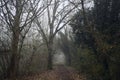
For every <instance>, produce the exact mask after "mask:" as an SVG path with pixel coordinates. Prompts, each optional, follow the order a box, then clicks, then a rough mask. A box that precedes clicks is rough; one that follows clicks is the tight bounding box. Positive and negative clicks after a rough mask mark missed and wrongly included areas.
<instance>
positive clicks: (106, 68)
mask: <svg viewBox="0 0 120 80" xmlns="http://www.w3.org/2000/svg"><path fill="white" fill-rule="evenodd" d="M102 65H103V68H104V74H103V76H104V77H103V80H111V75H110V68H109V62H108V60H107V57H106V56H104V57H103V59H102Z"/></svg>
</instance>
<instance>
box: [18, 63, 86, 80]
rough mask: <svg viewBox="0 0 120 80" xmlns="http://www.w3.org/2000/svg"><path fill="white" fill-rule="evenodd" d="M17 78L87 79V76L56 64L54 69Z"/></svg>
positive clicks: (35, 79)
mask: <svg viewBox="0 0 120 80" xmlns="http://www.w3.org/2000/svg"><path fill="white" fill-rule="evenodd" d="M17 80H86V78H85V77H84V76H83V75H80V74H78V73H77V72H76V71H75V70H74V69H73V68H70V67H66V66H63V65H59V66H55V67H54V69H53V70H49V71H45V72H43V73H40V74H34V75H29V76H24V77H22V78H20V79H17Z"/></svg>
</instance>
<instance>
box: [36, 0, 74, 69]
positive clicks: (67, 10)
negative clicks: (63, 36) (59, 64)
mask: <svg viewBox="0 0 120 80" xmlns="http://www.w3.org/2000/svg"><path fill="white" fill-rule="evenodd" d="M44 2H45V4H46V5H48V4H49V6H48V7H47V9H46V12H45V13H46V15H47V16H46V24H47V26H46V27H47V28H48V35H47V34H46V31H45V30H44V28H45V27H43V26H42V25H41V24H42V22H40V21H39V18H37V19H36V24H37V26H38V31H39V32H40V34H41V35H42V37H43V39H44V42H45V44H46V46H47V49H48V65H47V68H48V69H52V55H53V53H54V49H53V43H54V42H53V41H54V38H55V36H56V34H57V33H58V32H59V31H60V30H61V29H63V28H64V27H65V26H66V25H67V24H68V23H69V22H70V19H69V15H70V14H71V12H72V11H73V10H74V9H75V8H76V7H72V6H70V5H69V4H65V3H68V2H66V1H64V0H45V1H44Z"/></svg>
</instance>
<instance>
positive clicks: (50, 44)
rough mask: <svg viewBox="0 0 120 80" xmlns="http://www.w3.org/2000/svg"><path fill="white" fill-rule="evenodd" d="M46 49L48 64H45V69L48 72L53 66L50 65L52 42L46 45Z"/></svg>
mask: <svg viewBox="0 0 120 80" xmlns="http://www.w3.org/2000/svg"><path fill="white" fill-rule="evenodd" d="M47 48H48V64H47V69H48V70H51V69H52V66H53V64H52V55H53V41H50V42H49V43H48V46H47Z"/></svg>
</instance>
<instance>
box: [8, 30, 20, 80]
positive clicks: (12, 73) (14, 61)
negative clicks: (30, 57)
mask: <svg viewBox="0 0 120 80" xmlns="http://www.w3.org/2000/svg"><path fill="white" fill-rule="evenodd" d="M12 36H13V39H12V45H11V47H12V49H11V50H12V51H11V54H12V56H11V61H10V65H9V68H8V73H7V76H8V77H9V78H11V79H12V80H15V77H16V74H17V70H18V64H19V55H18V42H19V31H18V30H16V29H15V30H14V32H13V35H12Z"/></svg>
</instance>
